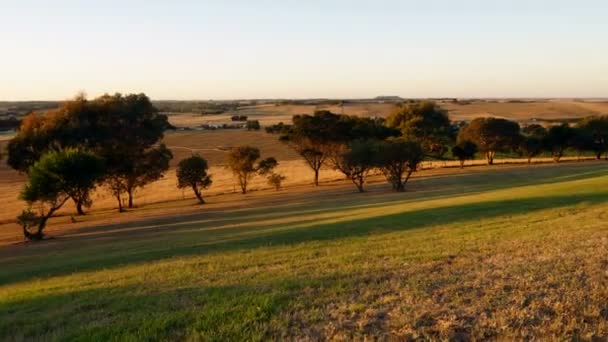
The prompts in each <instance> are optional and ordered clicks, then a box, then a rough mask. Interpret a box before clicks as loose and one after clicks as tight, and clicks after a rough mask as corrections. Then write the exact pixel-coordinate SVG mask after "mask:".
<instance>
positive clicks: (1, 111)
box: [0, 101, 60, 117]
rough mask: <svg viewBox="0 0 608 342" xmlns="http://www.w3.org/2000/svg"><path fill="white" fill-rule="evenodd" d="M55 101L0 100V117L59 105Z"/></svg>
mask: <svg viewBox="0 0 608 342" xmlns="http://www.w3.org/2000/svg"><path fill="white" fill-rule="evenodd" d="M59 104H60V103H59V102H57V101H0V117H2V116H23V115H26V114H28V113H30V112H34V111H38V110H48V109H54V108H57V107H59Z"/></svg>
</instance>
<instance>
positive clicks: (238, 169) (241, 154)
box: [228, 146, 278, 194]
mask: <svg viewBox="0 0 608 342" xmlns="http://www.w3.org/2000/svg"><path fill="white" fill-rule="evenodd" d="M258 159H260V150H259V149H258V148H256V147H252V146H238V147H234V148H232V150H230V152H229V153H228V168H229V169H230V170H231V171H232V174H233V175H234V176H235V177H236V179H237V182H238V184H239V186H240V188H241V192H242V193H243V194H246V193H247V187H248V185H249V182H250V181H251V180H252V179H253V177H255V176H256V175H258V174H259V175H268V174H270V173H271V172H272V170H273V169H274V168H275V167H276V166H277V165H278V163H277V161H276V159H274V158H272V157H269V158H266V159H263V160H260V161H258Z"/></svg>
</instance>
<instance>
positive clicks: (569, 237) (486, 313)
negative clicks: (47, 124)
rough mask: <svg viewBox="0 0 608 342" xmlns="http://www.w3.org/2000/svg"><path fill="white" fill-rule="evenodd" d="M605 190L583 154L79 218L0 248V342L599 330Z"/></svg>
mask: <svg viewBox="0 0 608 342" xmlns="http://www.w3.org/2000/svg"><path fill="white" fill-rule="evenodd" d="M607 201H608V169H607V168H606V164H605V163H604V162H589V163H567V164H563V165H540V166H534V167H528V166H501V167H496V168H493V169H491V170H485V169H484V170H483V171H482V172H480V171H476V170H475V169H471V170H465V171H459V172H453V173H450V174H445V175H442V174H439V175H430V176H428V177H419V178H416V179H414V180H413V181H412V183H411V184H410V187H409V191H408V192H406V193H401V194H399V193H391V192H390V191H388V187H387V186H386V185H384V184H374V185H372V186H370V191H369V192H368V193H365V194H355V193H354V192H353V189H352V188H351V187H350V186H346V185H333V186H329V185H326V186H324V187H322V188H321V189H318V190H315V191H295V190H294V191H286V192H279V193H267V194H254V195H251V197H249V198H247V201H246V202H230V201H228V202H225V203H220V204H217V205H215V206H214V205H210V206H208V207H198V208H191V211H189V212H182V213H181V214H179V215H176V214H175V212H173V213H171V212H170V209H167V208H162V207H160V206H159V207H158V210H159V212H162V210H169V212H167V214H166V215H159V216H156V217H150V218H139V219H137V220H134V221H132V222H118V223H116V222H113V221H111V220H110V219H109V218H107V217H106V216H103V215H99V217H96V216H95V215H92V219H95V220H98V221H97V222H95V224H92V225H89V226H83V227H82V228H79V229H67V228H66V229H65V230H63V231H62V230H57V231H56V232H55V233H54V235H55V236H56V238H55V239H52V240H48V241H45V242H43V243H40V244H20V245H11V246H4V247H2V248H0V284H2V285H0V339H2V340H28V339H87V340H89V339H91V340H100V341H101V340H103V341H105V340H110V339H126V340H138V341H139V340H162V339H169V340H172V339H191V340H242V339H249V340H262V339H269V338H275V339H311V340H318V339H343V340H344V339H346V340H350V339H364V338H380V339H387V338H395V339H414V338H430V339H454V340H459V339H460V340H462V339H471V338H475V339H503V340H504V339H506V340H512V339H534V338H535V339H545V340H546V339H560V340H562V339H575V340H577V339H589V340H590V339H592V338H606V337H608V255H607V254H606V250H608V238H607V236H608V222H607V221H606V219H607V214H606V211H607V209H608V203H607ZM133 215H135V213H133Z"/></svg>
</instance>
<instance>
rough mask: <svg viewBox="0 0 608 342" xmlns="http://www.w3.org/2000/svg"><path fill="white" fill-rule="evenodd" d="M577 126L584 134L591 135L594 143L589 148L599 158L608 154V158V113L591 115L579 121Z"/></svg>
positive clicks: (607, 156)
mask: <svg viewBox="0 0 608 342" xmlns="http://www.w3.org/2000/svg"><path fill="white" fill-rule="evenodd" d="M577 128H578V129H579V130H581V132H582V134H584V135H586V136H590V137H591V139H592V144H591V146H589V148H588V149H590V150H592V151H594V152H595V156H596V158H597V159H600V158H601V157H602V154H606V159H608V115H602V116H590V117H586V118H584V119H583V120H582V121H581V122H579V123H578V125H577Z"/></svg>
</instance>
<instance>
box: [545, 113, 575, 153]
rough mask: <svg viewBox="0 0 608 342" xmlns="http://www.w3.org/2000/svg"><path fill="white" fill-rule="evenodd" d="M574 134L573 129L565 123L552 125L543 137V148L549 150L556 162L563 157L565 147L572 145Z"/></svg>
mask: <svg viewBox="0 0 608 342" xmlns="http://www.w3.org/2000/svg"><path fill="white" fill-rule="evenodd" d="M575 136H576V132H575V130H574V129H573V128H572V127H570V125H568V124H566V123H564V124H561V125H558V126H552V127H551V128H549V130H548V131H547V135H546V136H545V138H544V139H543V145H544V148H545V149H547V150H548V151H551V154H552V155H553V160H554V161H555V162H556V163H558V162H559V160H560V159H561V158H562V157H563V155H564V151H565V150H566V149H567V148H569V147H572V143H573V139H574V138H575Z"/></svg>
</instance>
